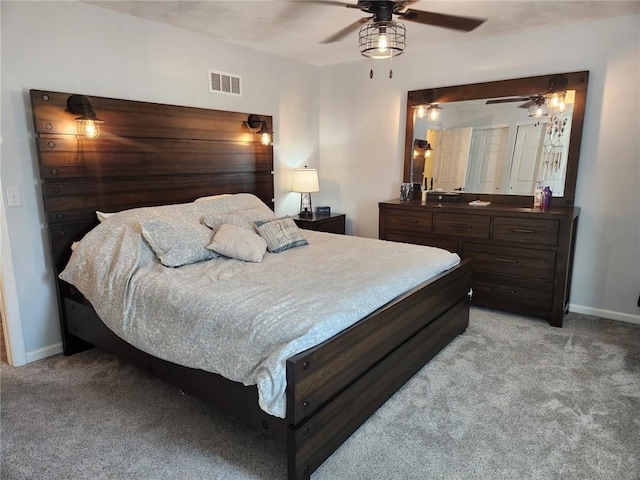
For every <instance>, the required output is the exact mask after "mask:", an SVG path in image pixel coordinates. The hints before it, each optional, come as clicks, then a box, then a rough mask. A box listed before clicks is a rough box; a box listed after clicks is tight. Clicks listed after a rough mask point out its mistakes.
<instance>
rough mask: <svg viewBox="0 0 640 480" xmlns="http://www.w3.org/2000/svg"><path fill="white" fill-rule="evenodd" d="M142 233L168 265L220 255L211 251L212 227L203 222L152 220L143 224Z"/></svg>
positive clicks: (162, 261)
mask: <svg viewBox="0 0 640 480" xmlns="http://www.w3.org/2000/svg"><path fill="white" fill-rule="evenodd" d="M140 227H141V228H142V236H143V237H144V239H145V240H146V241H147V243H148V244H149V245H150V246H151V248H152V249H153V251H154V252H155V254H156V256H157V257H158V259H159V260H160V262H161V263H162V264H163V265H164V266H166V267H180V266H182V265H188V264H190V263H196V262H201V261H203V260H209V259H211V258H215V257H217V256H218V254H217V253H216V252H212V251H211V250H207V248H206V246H207V245H208V244H209V242H210V241H211V230H209V229H208V228H207V227H205V226H204V225H200V224H199V223H189V222H167V221H164V220H149V221H146V222H143V223H141V224H140Z"/></svg>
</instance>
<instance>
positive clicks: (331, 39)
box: [320, 17, 373, 43]
mask: <svg viewBox="0 0 640 480" xmlns="http://www.w3.org/2000/svg"><path fill="white" fill-rule="evenodd" d="M371 18H373V17H363V18H361V19H359V20H356V21H355V22H353V23H352V24H351V25H347V26H346V27H344V28H343V29H342V30H339V31H337V32H336V33H334V34H333V35H331V36H329V37H327V38H325V39H324V40H322V41H321V42H320V43H332V42H337V41H338V40H342V39H343V38H344V37H346V36H347V35H349V34H350V33H351V32H353V31H355V30H357V29H358V27H360V25H363V24H365V23H367V22H368V21H369V20H371Z"/></svg>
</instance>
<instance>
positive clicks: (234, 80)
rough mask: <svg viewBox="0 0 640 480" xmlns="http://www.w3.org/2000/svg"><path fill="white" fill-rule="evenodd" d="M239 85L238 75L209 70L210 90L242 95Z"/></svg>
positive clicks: (240, 81)
mask: <svg viewBox="0 0 640 480" xmlns="http://www.w3.org/2000/svg"><path fill="white" fill-rule="evenodd" d="M241 86H242V78H241V77H240V75H235V74H233V73H226V72H216V71H215V70H209V91H210V92H215V93H225V94H227V95H238V96H242V92H241V90H240V88H241Z"/></svg>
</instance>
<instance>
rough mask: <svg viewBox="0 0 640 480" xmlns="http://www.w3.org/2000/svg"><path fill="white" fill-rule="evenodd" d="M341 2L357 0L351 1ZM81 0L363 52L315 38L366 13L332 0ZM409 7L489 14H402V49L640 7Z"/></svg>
mask: <svg viewBox="0 0 640 480" xmlns="http://www.w3.org/2000/svg"><path fill="white" fill-rule="evenodd" d="M345 1H347V2H350V3H354V4H355V3H357V1H356V0H345ZM84 3H89V4H92V5H96V6H100V7H103V8H107V9H110V10H115V11H118V12H122V13H127V14H130V15H134V16H137V17H141V18H146V19H149V20H154V21H156V22H160V23H165V24H168V25H173V26H175V27H178V28H183V29H186V30H190V31H193V32H198V33H201V34H204V35H207V36H209V37H212V38H214V39H216V40H221V41H225V42H229V43H233V44H237V45H243V46H246V47H249V48H252V49H254V50H259V51H262V52H266V53H270V54H273V55H279V56H282V57H287V58H291V59H293V60H296V61H299V62H304V63H308V64H311V65H317V66H323V65H330V64H335V63H342V62H349V61H354V60H358V59H359V58H361V57H360V54H359V53H358V46H357V37H358V35H357V31H355V32H353V33H351V34H350V35H349V36H347V37H345V38H344V39H342V40H340V41H338V42H336V43H330V44H321V43H320V42H321V41H322V40H323V39H325V38H327V37H329V36H330V35H332V34H333V33H335V32H337V31H338V30H340V29H342V28H344V27H346V26H347V25H349V24H351V23H352V22H355V21H356V20H358V19H359V18H362V17H365V16H368V15H366V14H364V13H363V12H361V11H360V10H357V9H351V8H346V7H344V6H341V5H333V4H330V2H328V3H327V4H326V5H323V4H319V3H317V2H314V3H312V2H307V1H305V0H298V1H269V0H254V1H244V0H236V1H231V2H229V1H218V0H207V1H154V0H141V1H117V0H115V1H114V0H86V1H85V2H84ZM410 8H412V9H415V10H427V11H431V12H437V13H445V14H451V15H462V16H468V17H476V18H486V19H487V21H486V22H485V23H484V24H483V25H481V26H480V27H478V28H477V29H476V30H474V31H473V32H470V33H463V32H459V31H455V30H448V29H443V28H439V27H432V26H427V25H421V24H418V23H415V22H408V21H405V22H403V23H404V24H405V26H406V28H407V50H406V51H409V50H414V49H415V50H418V49H420V48H424V47H428V46H433V45H439V44H445V43H454V42H473V41H476V40H479V39H483V38H488V37H495V36H500V35H509V34H515V33H518V32H522V31H525V30H534V29H540V28H544V27H547V26H551V25H555V26H559V25H566V24H569V23H575V22H583V21H589V20H594V19H601V18H608V17H615V16H621V15H629V14H634V13H640V1H638V0H626V1H573V0H564V1H541V0H533V1H526V0H517V1H484V0H470V1H458V0H449V1H418V2H416V3H414V4H413V5H411V7H410ZM396 19H397V17H396ZM594 35H597V32H594ZM576 41H579V40H578V39H576Z"/></svg>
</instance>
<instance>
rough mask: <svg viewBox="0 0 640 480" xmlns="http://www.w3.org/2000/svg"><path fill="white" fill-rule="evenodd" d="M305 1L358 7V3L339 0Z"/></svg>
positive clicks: (305, 1) (305, 0) (306, 0)
mask: <svg viewBox="0 0 640 480" xmlns="http://www.w3.org/2000/svg"><path fill="white" fill-rule="evenodd" d="M304 3H320V4H324V5H338V6H340V7H348V8H351V7H354V8H357V5H354V4H353V3H347V2H340V1H337V0H304Z"/></svg>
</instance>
